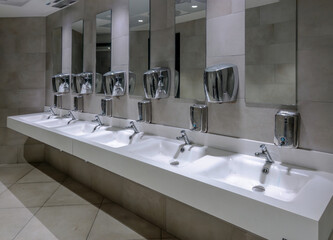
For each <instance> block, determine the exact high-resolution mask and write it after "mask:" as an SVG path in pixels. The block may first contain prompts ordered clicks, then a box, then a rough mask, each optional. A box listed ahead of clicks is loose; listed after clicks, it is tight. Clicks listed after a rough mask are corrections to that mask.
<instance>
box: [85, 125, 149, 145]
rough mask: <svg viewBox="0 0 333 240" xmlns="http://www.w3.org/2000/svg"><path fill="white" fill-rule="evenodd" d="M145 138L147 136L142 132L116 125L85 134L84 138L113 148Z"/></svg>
mask: <svg viewBox="0 0 333 240" xmlns="http://www.w3.org/2000/svg"><path fill="white" fill-rule="evenodd" d="M146 138H147V136H144V134H143V133H142V132H141V133H134V131H133V130H132V129H123V128H116V127H108V128H106V129H103V130H100V131H97V132H94V133H92V134H90V135H87V136H85V139H87V140H90V141H92V142H97V143H100V144H103V145H106V146H109V147H113V148H120V147H124V146H127V145H131V144H135V143H137V142H139V141H142V140H144V139H146Z"/></svg>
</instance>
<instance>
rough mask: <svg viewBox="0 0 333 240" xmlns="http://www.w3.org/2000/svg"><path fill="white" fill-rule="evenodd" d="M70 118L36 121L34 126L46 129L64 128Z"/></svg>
mask: <svg viewBox="0 0 333 240" xmlns="http://www.w3.org/2000/svg"><path fill="white" fill-rule="evenodd" d="M69 120H70V118H50V119H47V120H42V121H37V122H35V124H38V125H41V126H43V127H47V128H56V127H61V126H66V125H67V123H68V121H69Z"/></svg>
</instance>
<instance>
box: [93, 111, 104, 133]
mask: <svg viewBox="0 0 333 240" xmlns="http://www.w3.org/2000/svg"><path fill="white" fill-rule="evenodd" d="M92 121H93V122H97V125H96V126H95V127H94V129H93V131H92V132H95V131H96V129H97V128H99V127H101V126H103V125H104V124H103V122H102V121H101V119H100V117H99V115H96V116H95V120H92Z"/></svg>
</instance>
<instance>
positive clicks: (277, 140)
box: [274, 110, 299, 148]
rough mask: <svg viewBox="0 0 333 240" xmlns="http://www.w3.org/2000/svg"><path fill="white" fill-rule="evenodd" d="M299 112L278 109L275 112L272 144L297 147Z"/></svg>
mask: <svg viewBox="0 0 333 240" xmlns="http://www.w3.org/2000/svg"><path fill="white" fill-rule="evenodd" d="M298 124H299V113H297V112H294V111H286V110H280V111H278V112H277V113H276V114H275V130H274V144H275V145H277V146H280V147H285V148H297V147H298Z"/></svg>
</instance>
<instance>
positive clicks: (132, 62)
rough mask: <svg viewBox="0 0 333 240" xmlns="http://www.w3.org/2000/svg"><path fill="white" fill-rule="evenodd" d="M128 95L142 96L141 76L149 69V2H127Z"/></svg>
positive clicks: (148, 0) (144, 0) (139, 0)
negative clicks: (128, 34)
mask: <svg viewBox="0 0 333 240" xmlns="http://www.w3.org/2000/svg"><path fill="white" fill-rule="evenodd" d="M129 33H130V36H129V78H128V81H129V84H128V85H129V86H128V88H129V94H130V95H137V96H144V91H143V74H144V73H145V72H146V71H147V70H148V69H149V68H150V62H149V61H150V42H149V38H150V0H129Z"/></svg>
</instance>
